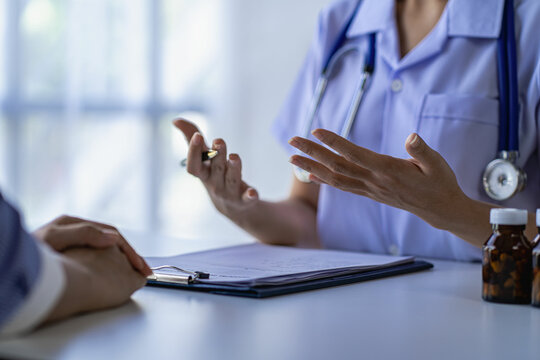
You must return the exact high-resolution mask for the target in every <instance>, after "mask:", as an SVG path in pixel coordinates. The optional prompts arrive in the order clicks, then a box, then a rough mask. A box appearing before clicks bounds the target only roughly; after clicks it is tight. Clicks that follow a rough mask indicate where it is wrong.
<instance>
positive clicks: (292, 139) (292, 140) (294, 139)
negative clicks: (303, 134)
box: [289, 137, 300, 147]
mask: <svg viewBox="0 0 540 360" xmlns="http://www.w3.org/2000/svg"><path fill="white" fill-rule="evenodd" d="M289 144H290V145H292V146H294V147H298V146H299V145H300V143H299V142H298V140H297V139H296V138H295V137H293V138H290V139H289Z"/></svg>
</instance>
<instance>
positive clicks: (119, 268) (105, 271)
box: [46, 246, 146, 321]
mask: <svg viewBox="0 0 540 360" xmlns="http://www.w3.org/2000/svg"><path fill="white" fill-rule="evenodd" d="M60 256H61V260H62V265H63V266H64V271H65V274H66V286H65V288H64V292H63V294H62V295H61V297H60V300H59V301H58V302H57V304H56V305H55V308H54V309H53V310H52V311H51V313H50V314H49V316H48V318H47V319H46V321H54V320H59V319H62V318H65V317H68V316H71V315H75V314H78V313H82V312H88V311H93V310H100V309H105V308H110V307H114V306H118V305H121V304H123V303H125V302H127V301H128V300H129V298H130V297H131V294H133V292H135V291H136V290H137V289H139V288H141V287H142V286H144V284H145V283H146V278H145V277H144V276H143V275H141V273H140V272H138V271H136V270H134V269H133V267H132V266H131V264H130V262H129V261H128V259H127V257H126V255H125V254H124V253H123V252H122V251H120V249H119V248H118V247H117V246H112V247H107V248H104V249H92V248H73V249H68V250H65V251H64V252H63V253H61V254H60Z"/></svg>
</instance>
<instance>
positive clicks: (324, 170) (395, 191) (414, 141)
mask: <svg viewBox="0 0 540 360" xmlns="http://www.w3.org/2000/svg"><path fill="white" fill-rule="evenodd" d="M312 133H313V135H314V136H315V137H316V138H317V139H319V140H320V141H321V142H322V143H324V144H326V145H327V146H328V147H330V148H331V149H334V150H335V151H336V152H337V153H338V154H336V153H334V152H332V151H330V150H329V149H327V148H326V147H324V146H321V145H319V144H317V143H315V142H313V141H310V140H307V139H304V138H300V137H293V138H292V139H290V140H289V143H290V144H291V145H292V146H294V147H296V148H297V149H299V150H300V151H302V152H304V153H305V154H307V155H309V156H310V157H311V158H312V159H309V158H307V157H303V156H299V155H294V156H292V157H291V159H290V162H291V163H292V164H293V165H296V166H298V167H300V168H302V169H304V170H306V171H308V172H309V173H311V175H310V179H311V180H312V181H313V182H315V183H321V184H328V185H330V186H333V187H335V188H338V189H341V190H343V191H347V192H351V193H354V194H358V195H361V196H365V197H368V198H370V199H372V200H375V201H378V202H381V203H384V204H387V205H390V206H393V207H396V208H400V209H403V210H406V211H409V212H411V213H413V214H415V215H417V216H419V217H421V218H422V219H424V220H425V221H426V222H428V223H429V224H431V225H432V226H434V227H437V228H443V227H444V226H446V225H447V224H446V222H447V219H448V216H449V215H455V214H454V213H452V214H450V212H455V210H456V206H461V205H463V204H466V203H467V201H469V200H470V199H469V198H468V197H467V196H466V195H465V194H464V193H463V191H462V190H461V188H460V187H459V185H458V182H457V179H456V176H455V174H454V172H453V171H452V169H451V168H450V166H449V165H448V163H447V162H446V161H445V160H444V158H443V157H442V156H441V155H440V154H439V153H438V152H436V151H434V150H433V149H431V148H430V147H429V146H428V145H427V144H426V143H425V142H424V140H423V139H422V138H420V136H418V135H417V134H414V133H413V134H411V135H409V137H408V138H407V140H406V142H405V148H406V150H407V152H408V153H409V155H411V157H412V158H411V159H398V158H394V157H391V156H387V155H382V154H378V153H376V152H373V151H370V150H368V149H365V148H363V147H360V146H357V145H355V144H353V143H351V142H350V141H348V140H346V139H344V138H342V137H340V136H339V135H336V134H335V133H333V132H330V131H328V130H323V129H316V130H314V131H313V132H312Z"/></svg>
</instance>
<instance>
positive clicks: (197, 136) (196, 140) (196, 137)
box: [193, 133, 201, 145]
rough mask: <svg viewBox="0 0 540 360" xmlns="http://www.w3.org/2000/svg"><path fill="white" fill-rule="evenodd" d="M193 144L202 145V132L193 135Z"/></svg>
mask: <svg viewBox="0 0 540 360" xmlns="http://www.w3.org/2000/svg"><path fill="white" fill-rule="evenodd" d="M193 145H201V134H199V133H195V134H194V135H193Z"/></svg>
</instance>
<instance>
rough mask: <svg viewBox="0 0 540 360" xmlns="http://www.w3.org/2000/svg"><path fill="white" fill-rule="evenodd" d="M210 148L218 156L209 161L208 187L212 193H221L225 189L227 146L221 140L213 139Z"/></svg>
mask: <svg viewBox="0 0 540 360" xmlns="http://www.w3.org/2000/svg"><path fill="white" fill-rule="evenodd" d="M212 148H213V149H215V150H217V152H218V154H217V155H216V157H215V158H213V159H212V160H211V161H210V178H209V185H210V186H211V187H212V189H213V190H214V192H216V193H221V192H222V191H223V189H224V188H225V169H226V167H227V145H226V144H225V141H223V139H215V140H214V141H213V142H212Z"/></svg>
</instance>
